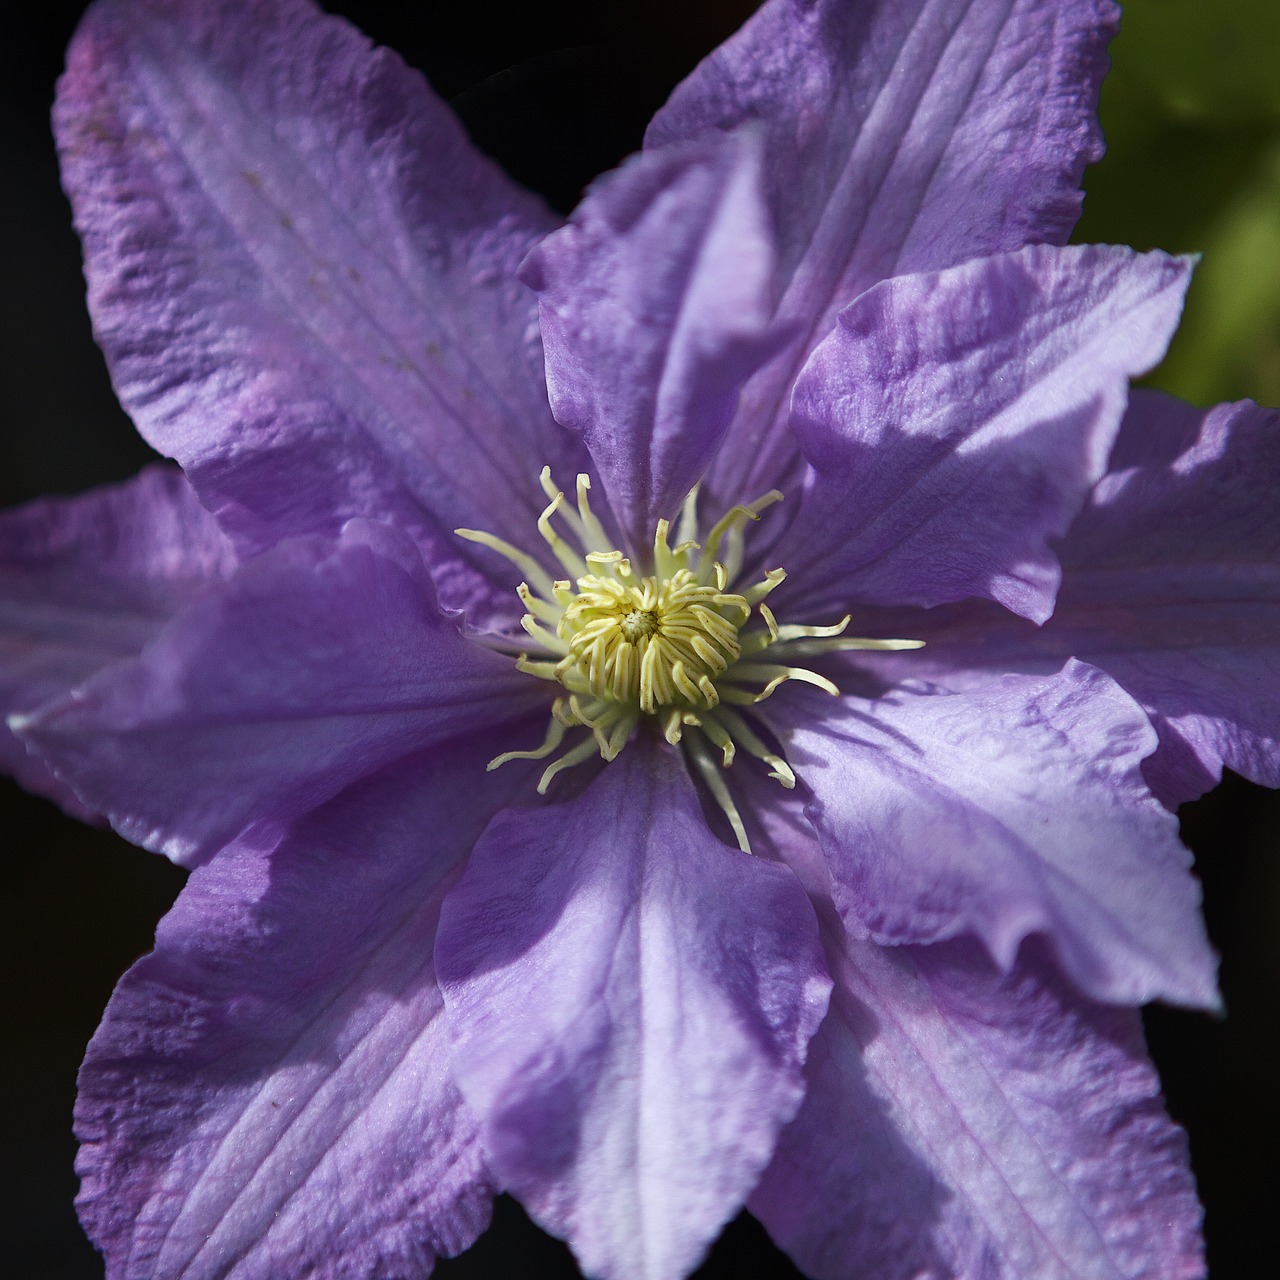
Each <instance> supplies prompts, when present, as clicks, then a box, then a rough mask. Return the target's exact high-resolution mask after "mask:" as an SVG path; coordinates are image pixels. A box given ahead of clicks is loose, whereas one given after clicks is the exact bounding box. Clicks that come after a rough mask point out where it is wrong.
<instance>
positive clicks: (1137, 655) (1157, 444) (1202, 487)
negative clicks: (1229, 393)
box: [859, 390, 1280, 808]
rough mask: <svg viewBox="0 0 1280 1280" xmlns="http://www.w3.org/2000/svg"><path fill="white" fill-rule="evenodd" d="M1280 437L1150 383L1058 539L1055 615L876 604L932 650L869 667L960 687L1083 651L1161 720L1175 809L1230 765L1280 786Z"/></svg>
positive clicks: (1153, 777)
mask: <svg viewBox="0 0 1280 1280" xmlns="http://www.w3.org/2000/svg"><path fill="white" fill-rule="evenodd" d="M1278 443H1280V420H1278V417H1277V414H1276V412H1275V411H1274V410H1267V409H1260V408H1258V407H1257V406H1256V405H1254V404H1251V403H1249V402H1247V401H1244V402H1241V403H1239V404H1233V405H1219V406H1217V407H1216V408H1214V409H1209V410H1204V409H1194V408H1192V407H1191V406H1190V405H1185V404H1182V403H1181V402H1179V401H1177V400H1174V399H1173V398H1171V397H1169V396H1166V395H1163V394H1161V393H1159V392H1154V391H1141V390H1139V391H1135V392H1134V393H1133V400H1132V403H1131V404H1130V406H1129V410H1128V413H1127V414H1126V415H1125V420H1124V425H1123V427H1122V428H1121V432H1120V437H1119V439H1118V441H1117V443H1116V447H1115V450H1114V451H1113V453H1112V457H1111V464H1110V472H1109V474H1108V475H1107V476H1106V477H1104V478H1103V480H1102V481H1101V482H1100V483H1099V484H1098V486H1097V487H1096V489H1095V490H1094V492H1093V494H1092V496H1091V498H1090V502H1089V505H1088V506H1087V507H1086V508H1085V510H1084V511H1083V512H1082V513H1081V515H1080V517H1079V518H1078V519H1077V521H1076V522H1075V524H1073V525H1072V527H1071V529H1070V531H1069V532H1068V534H1067V536H1066V537H1065V538H1064V539H1063V541H1062V542H1061V543H1060V544H1059V546H1058V552H1059V555H1060V556H1061V558H1062V561H1063V580H1062V587H1061V589H1060V591H1059V593H1058V604H1057V609H1056V611H1055V613H1054V616H1053V617H1052V618H1051V619H1050V620H1049V621H1048V623H1047V624H1046V625H1045V626H1044V627H1041V628H1037V627H1032V626H1029V625H1028V624H1026V623H1025V622H1023V621H1022V620H1021V619H1018V618H1015V617H1013V616H1011V615H1010V614H1008V613H1006V612H1005V611H1004V610H1001V609H997V608H995V607H993V606H991V605H987V604H985V603H984V602H979V601H970V602H968V603H965V604H962V605H958V606H952V607H948V608H943V609H935V610H931V611H929V612H928V613H925V612H922V611H919V610H901V611H892V612H890V611H884V612H879V611H877V612H875V613H874V614H873V613H871V612H870V611H866V610H863V611H861V612H860V615H859V625H862V626H867V627H869V628H870V629H871V630H873V631H874V632H875V633H876V634H886V635H888V634H902V635H910V636H913V637H916V638H919V639H922V640H924V641H925V642H926V647H925V648H924V649H923V650H921V651H919V652H916V653H906V654H900V655H876V656H875V657H872V658H867V657H865V656H864V657H861V658H860V659H859V663H860V665H862V666H863V667H868V666H870V667H873V668H874V669H875V672H876V674H877V675H878V676H880V677H882V678H884V679H885V680H886V681H887V682H888V683H895V682H897V681H900V680H904V679H911V678H921V679H927V680H930V681H934V682H936V683H938V684H941V685H943V686H945V687H947V688H953V689H955V688H963V687H967V686H968V685H969V684H972V683H974V682H982V681H985V680H988V679H990V672H991V671H993V670H1002V669H1003V670H1022V671H1033V670H1039V671H1043V672H1049V671H1052V670H1055V669H1056V668H1057V667H1058V666H1060V665H1061V663H1062V662H1063V661H1064V660H1065V659H1066V658H1067V657H1069V656H1071V655H1073V654H1075V655H1079V656H1081V657H1083V658H1086V659H1087V660H1088V661H1089V662H1090V663H1092V664H1093V665H1094V666H1097V667H1101V668H1102V669H1103V670H1105V671H1106V672H1108V674H1110V675H1111V676H1112V677H1113V678H1114V679H1115V680H1116V681H1117V682H1118V683H1119V684H1120V685H1121V686H1122V687H1123V688H1124V689H1126V690H1127V691H1128V692H1129V693H1130V694H1131V695H1132V696H1133V697H1134V698H1135V699H1137V701H1138V702H1140V703H1141V704H1142V706H1143V707H1144V708H1145V710H1146V711H1147V714H1148V716H1149V717H1150V719H1151V720H1152V722H1153V723H1154V724H1155V726H1156V729H1157V731H1158V732H1159V735H1160V745H1159V749H1158V750H1157V751H1156V752H1155V754H1154V755H1152V756H1150V757H1148V758H1147V759H1146V760H1145V761H1144V762H1143V766H1142V768H1143V774H1144V775H1145V777H1146V779H1147V781H1148V783H1149V784H1150V785H1151V787H1152V789H1153V790H1154V791H1155V793H1156V794H1157V795H1158V796H1159V797H1160V799H1161V800H1163V801H1164V802H1165V803H1166V804H1167V805H1168V806H1169V807H1171V808H1172V807H1175V806H1176V805H1178V804H1179V803H1181V802H1182V801H1183V800H1187V799H1190V798H1192V797H1194V796H1197V795H1199V794H1200V793H1201V792H1203V791H1205V790H1207V789H1208V788H1209V787H1211V786H1212V785H1213V784H1214V783H1215V782H1216V781H1217V779H1218V777H1219V775H1220V773H1221V769H1222V766H1223V765H1224V764H1226V765H1227V766H1229V767H1230V768H1232V769H1235V770H1236V771H1238V772H1240V773H1243V774H1244V775H1245V776H1247V777H1249V778H1252V779H1253V780H1254V781H1257V782H1261V783H1264V784H1268V785H1273V786H1274V785H1278V784H1280V744H1278V743H1277V726H1278V725H1280V516H1278V515H1277V506H1276V502H1275V494H1276V493H1277V491H1280V470H1278V469H1277V468H1278V465H1280V448H1277V444H1278Z"/></svg>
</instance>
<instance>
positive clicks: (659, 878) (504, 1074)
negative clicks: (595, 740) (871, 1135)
mask: <svg viewBox="0 0 1280 1280" xmlns="http://www.w3.org/2000/svg"><path fill="white" fill-rule="evenodd" d="M436 967H437V970H438V972H439V975H440V984H441V987H442V989H443V991H444V993H445V1001H446V1005H447V1008H448V1011H449V1017H450V1020H451V1028H452V1033H453V1035H454V1036H455V1037H456V1041H455V1043H456V1045H457V1053H456V1059H455V1063H456V1065H455V1069H456V1072H457V1077H458V1081H459V1084H460V1086H461V1088H462V1090H463V1093H464V1095H465V1096H466V1098H467V1101H468V1102H469V1103H470V1105H471V1107H472V1109H473V1110H474V1111H475V1112H476V1114H477V1115H478V1116H479V1117H480V1120H481V1123H482V1126H483V1134H484V1141H485V1146H486V1148H487V1149H488V1151H489V1152H490V1154H491V1158H492V1160H493V1166H494V1168H495V1170H496V1171H497V1173H498V1174H499V1176H500V1177H501V1178H502V1179H503V1181H504V1183H505V1184H506V1185H507V1186H509V1187H510V1188H511V1190H512V1191H513V1192H514V1193H515V1194H516V1195H517V1196H519V1198H520V1200H521V1202H522V1203H523V1204H524V1205H525V1206H526V1207H527V1208H528V1209H529V1211H530V1212H531V1213H532V1214H533V1215H534V1216H535V1217H536V1218H537V1219H538V1220H539V1221H540V1222H541V1223H542V1224H543V1225H544V1226H546V1227H547V1228H548V1229H549V1230H551V1231H553V1232H555V1233H556V1234H559V1235H563V1236H565V1237H567V1238H568V1240H569V1242H570V1243H571V1244H572V1246H573V1248H574V1251H575V1252H576V1254H577V1256H578V1259H579V1262H580V1263H581V1265H582V1268H583V1270H584V1271H586V1272H587V1273H588V1274H590V1275H595V1276H601V1277H607V1278H610V1280H623V1278H631V1277H634V1278H637V1280H639V1278H641V1277H644V1278H646V1280H658V1278H659V1277H664V1278H665V1277H670V1276H675V1275H684V1274H686V1273H687V1272H688V1271H689V1270H690V1269H691V1268H692V1267H693V1266H694V1265H695V1263H696V1262H697V1260H698V1258H699V1257H700V1256H701V1254H702V1252H703V1250H704V1249H705V1248H706V1247H707V1245H708V1244H709V1243H710V1241H711V1239H712V1238H713V1237H714V1235H715V1233H716V1231H717V1230H718V1228H719V1227H720V1226H721V1224H722V1223H723V1222H724V1221H725V1220H726V1219H727V1218H728V1217H730V1216H731V1215H732V1214H733V1213H734V1211H735V1210H736V1209H737V1208H738V1206H739V1205H740V1204H741V1202H742V1200H743V1199H744V1198H745V1196H746V1194H747V1192H748V1191H749V1190H750V1189H751V1187H752V1185H753V1184H754V1182H755V1180H756V1178H757V1177H758V1176H759V1174H760V1171H761V1169H762V1168H763V1167H764V1165H765V1164H766V1163H767V1162H768V1160H769V1156H770V1154H771V1152H772V1150H773V1145H774V1140H775V1137H776V1135H777V1132H778V1130H779V1128H780V1127H781V1126H782V1125H783V1124H785V1123H786V1122H787V1121H788V1120H789V1119H790V1118H791V1116H792V1115H794V1114H795V1110H796V1107H797V1106H798V1105H799V1101H800V1076H801V1070H800V1068H801V1064H802V1063H803V1060H804V1055H805V1047H806V1045H807V1043H808V1040H809V1037H810V1036H811V1035H812V1034H813V1031H814V1029H815V1028H816V1027H817V1025H818V1022H819V1021H820V1020H821V1017H822V1014H823V1011H824V1009H825V1007H826V1000H827V993H828V990H829V983H828V981H827V977H826V973H825V970H824V968H823V965H822V959H821V954H820V949H819V945H818V939H817V923H816V921H815V919H814V915H813V909H812V908H811V907H810V905H809V902H808V900H807V898H806V897H805V894H804V891H803V890H802V889H801V887H800V885H799V882H798V881H796V880H795V878H794V877H793V876H792V875H791V874H790V873H789V872H787V871H785V870H784V869H783V868H781V867H779V866H776V865H773V864H770V863H766V862H763V861H761V860H757V859H751V858H747V857H745V856H744V855H743V854H741V853H739V852H738V851H737V850H734V849H730V848H728V847H727V846H725V845H722V844H720V843H719V842H718V841H717V840H716V839H715V838H714V837H713V836H712V835H711V833H710V832H709V831H708V829H707V826H706V822H705V820H704V819H703V817H702V814H701V812H700V811H699V808H698V801H697V798H696V796H695V795H694V792H693V788H692V786H691V785H690V783H689V781H688V778H687V776H686V775H685V773H684V770H683V766H682V765H681V764H680V763H679V760H678V757H675V756H674V755H673V754H672V753H670V752H669V751H668V750H667V749H666V748H665V747H663V746H659V745H654V744H652V743H649V742H647V741H639V742H635V743H633V744H632V745H631V746H629V747H628V748H627V750H626V751H625V752H624V753H623V754H622V756H621V757H620V758H619V759H618V760H617V761H615V762H614V763H612V764H610V765H608V766H607V767H606V768H605V769H603V770H602V772H601V773H600V775H599V777H598V778H597V779H596V780H595V781H594V782H593V783H592V784H591V786H590V787H589V789H588V790H587V791H586V793H585V794H584V795H582V796H581V797H580V798H579V799H577V800H575V801H572V802H571V803H568V804H564V805H559V806H556V807H555V808H552V809H546V810H542V811H541V812H539V813H537V814H532V813H527V812H521V811H509V812H507V813H504V814H502V815H500V816H499V817H498V818H497V819H496V820H495V821H494V822H493V823H492V824H491V826H490V827H489V829H488V831H486V833H485V835H484V836H483V837H482V839H481V840H480V842H479V844H478V845H477V846H476V850H475V852H474V854H473V855H472V857H471V859H470V860H469V862H468V865H467V869H466V871H465V873H464V874H463V876H462V878H461V879H460V880H459V882H458V884H457V885H456V886H455V887H454V888H453V889H452V890H451V891H450V893H449V896H448V898H447V899H446V901H445V905H444V908H443V911H442V913H441V921H440V933H439V939H438V942H437V947H436Z"/></svg>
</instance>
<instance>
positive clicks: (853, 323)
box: [775, 245, 1190, 621]
mask: <svg viewBox="0 0 1280 1280" xmlns="http://www.w3.org/2000/svg"><path fill="white" fill-rule="evenodd" d="M1189 275H1190V264H1189V262H1188V261H1187V260H1185V259H1178V258H1170V257H1167V256H1166V255H1164V254H1161V253H1150V254H1138V253H1135V252H1134V251H1133V250H1131V249H1115V248H1107V247H1099V246H1093V245H1085V246H1078V247H1074V248H1068V249H1057V248H1051V247H1033V248H1030V249H1024V250H1022V251H1021V252H1019V253H1016V254H1008V255H1004V256H1001V257H996V258H988V259H984V260H982V261H978V262H971V263H967V264H966V265H964V266H962V267H956V268H953V269H951V270H949V271H944V272H941V273H939V274H937V275H922V276H909V277H903V278H900V279H897V280H891V281H889V282H887V283H886V284H883V285H880V286H878V287H877V288H875V289H873V290H872V291H871V292H869V293H867V294H864V295H863V296H862V297H861V298H860V299H859V300H858V301H857V302H855V303H854V304H853V305H852V306H850V307H848V308H847V309H846V310H845V311H844V312H842V313H841V316H840V326H839V328H838V329H837V330H836V331H835V332H834V333H832V334H831V336H830V337H829V338H828V339H827V340H826V341H825V342H824V343H823V344H822V345H821V347H819V348H818V350H817V351H816V352H815V353H814V355H813V358H812V359H811V360H810V362H809V364H808V366H807V367H806V369H805V371H804V373H803V374H802V375H801V378H800V381H799V383H798V384H797V386H796V392H795V399H794V402H793V409H794V423H795V429H796V433H797V436H798V437H799V440H800V444H801V447H802V448H803V449H804V452H805V456H806V457H807V458H808V460H809V462H810V463H811V464H812V465H813V467H814V470H815V472H816V476H815V478H814V482H813V485H812V487H811V488H810V489H809V490H807V491H806V493H805V495H804V499H803V505H802V507H801V509H800V512H799V514H798V516H797V517H796V519H795V521H794V522H793V524H792V525H791V528H790V529H789V531H788V533H787V535H786V537H785V538H784V540H783V542H782V543H781V544H780V545H779V547H778V548H777V550H776V552H775V556H776V558H777V560H778V562H779V563H781V564H782V565H784V566H785V567H786V569H787V571H788V573H789V574H790V575H791V580H792V586H791V590H792V592H793V593H794V599H795V604H794V606H793V607H795V608H801V609H804V610H807V611H809V612H812V611H814V610H830V611H832V612H843V611H844V609H845V608H847V607H848V606H849V604H851V603H853V602H855V601H856V602H858V603H864V604H919V605H935V604H940V603H943V602H944V601H948V600H958V599H961V598H963V597H965V596H970V595H977V596H987V597H989V598H991V599H994V600H997V601H999V602H1000V603H1001V604H1004V605H1005V606H1006V607H1008V608H1010V609H1012V610H1014V611H1015V612H1017V613H1021V614H1023V615H1025V616H1027V617H1030V618H1034V619H1036V620H1037V621H1043V620H1044V619H1045V618H1046V617H1048V616H1049V614H1050V613H1051V612H1052V610H1053V601H1054V593H1055V592H1056V590H1057V586H1058V581H1059V578H1060V573H1061V571H1060V568H1059V565H1058V560H1057V557H1056V555H1055V554H1054V552H1053V550H1052V548H1051V546H1050V545H1049V541H1050V539H1052V538H1054V537H1056V536H1059V535H1061V534H1063V533H1065V532H1066V529H1067V527H1068V525H1069V524H1070V523H1071V521H1072V519H1073V518H1074V517H1075V515H1076V514H1077V513H1078V512H1079V510H1080V508H1081V507H1082V506H1083V504H1084V502H1085V499H1086V498H1087V496H1088V493H1089V489H1090V488H1091V487H1092V485H1093V484H1094V483H1095V482H1096V481H1097V480H1098V479H1099V478H1100V477H1101V475H1102V474H1103V472H1104V470H1105V468H1106V463H1107V456H1108V454H1109V453H1110V450H1111V445H1112V442H1113V441H1114V439H1115V435H1116V432H1117V430H1118V429H1119V426H1120V420H1121V417H1122V416H1123V414H1124V408H1125V403H1126V398H1127V392H1128V378H1129V377H1131V376H1135V375H1137V374H1140V373H1144V372H1146V370H1148V369H1150V368H1151V366H1152V365H1154V364H1155V363H1156V362H1157V361H1158V360H1159V359H1160V357H1161V356H1162V355H1163V354H1164V350H1165V346H1166V345H1167V343H1168V341H1169V337H1170V335H1171V334H1172V333H1173V330H1174V327H1175V326H1176V325H1177V322H1178V316H1179V314H1180V312H1181V309H1182V295H1183V293H1184V291H1185V290H1186V287H1187V282H1188V279H1189Z"/></svg>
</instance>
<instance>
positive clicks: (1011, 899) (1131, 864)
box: [787, 663, 1216, 1005]
mask: <svg viewBox="0 0 1280 1280" xmlns="http://www.w3.org/2000/svg"><path fill="white" fill-rule="evenodd" d="M812 709H813V712H814V714H813V715H812V716H810V717H808V718H806V720H804V721H801V722H799V723H798V725H797V727H796V728H795V729H794V731H793V733H792V735H791V738H790V745H789V747H788V753H787V755H788V759H789V760H790V762H791V764H792V766H793V767H794V768H795V770H796V772H797V774H798V775H799V776H800V777H801V778H802V779H803V781H804V782H805V783H806V784H807V785H808V787H809V788H810V789H811V791H812V793H813V804H812V806H811V808H810V811H809V812H810V817H811V820H812V821H813V823H814V826H815V827H816V829H817V831H818V834H819V838H820V839H821V841H822V846H823V849H824V852H825V853H826V856H827V861H828V863H829V864H830V867H831V874H832V876H833V878H834V881H835V887H834V894H835V901H836V905H837V906H838V907H839V908H840V911H841V913H842V914H843V915H844V916H845V918H846V920H847V921H848V923H849V926H850V928H851V929H852V930H853V931H854V932H859V933H860V932H864V931H865V932H866V933H868V934H869V935H870V936H871V937H872V938H874V939H875V940H876V941H879V942H884V943H904V942H915V943H923V942H935V941H938V940H941V939H946V938H951V937H955V936H957V935H961V934H965V933H970V934H973V935H976V936H977V937H978V938H980V939H981V940H982V941H983V942H984V943H985V945H986V946H987V948H988V949H989V951H990V952H991V954H992V955H993V956H994V958H995V959H996V961H997V962H998V963H999V964H1000V965H1001V967H1003V968H1005V969H1008V968H1009V967H1011V966H1012V965H1013V963H1014V960H1015V959H1016V957H1017V953H1018V949H1019V947H1020V946H1021V944H1022V942H1023V940H1024V939H1025V938H1026V937H1027V936H1028V935H1029V934H1037V933H1043V934H1045V935H1046V936H1047V937H1048V939H1049V940H1050V943H1051V946H1052V948H1053V950H1054V951H1055V953H1056V954H1057V956H1058V958H1059V960H1060V962H1061V963H1062V965H1063V967H1064V968H1065V969H1066V971H1067V973H1068V974H1069V975H1070V976H1071V978H1072V979H1073V980H1074V981H1075V982H1076V983H1077V985H1078V986H1079V987H1080V988H1081V989H1082V990H1083V991H1085V992H1087V993H1088V994H1090V995H1091V996H1093V997H1094V998H1096V999H1100V1000H1114V1001H1119V1002H1124V1003H1132V1004H1137V1003H1141V1002H1143V1001H1146V1000H1152V999H1156V998H1164V999H1168V1000H1174V1001H1179V1002H1182V1003H1187V1004H1203V1005H1212V1004H1214V1003H1215V1001H1216V993H1215V984H1214V972H1215V967H1216V966H1215V961H1214V957H1213V954H1212V952H1211V951H1210V949H1209V946H1208V942H1207V941H1206V939H1205V934H1204V927H1203V925H1202V923H1201V921H1200V916H1199V903H1200V892H1199V886H1198V885H1197V883H1196V882H1195V880H1194V879H1193V878H1192V877H1191V875H1190V872H1189V870H1188V868H1189V864H1190V861H1191V855H1190V854H1189V853H1188V852H1187V851H1186V850H1185V849H1184V848H1183V847H1182V845H1181V844H1180V843H1179V842H1178V837H1177V823H1176V822H1175V820H1174V818H1173V816H1172V815H1171V814H1169V813H1167V812H1166V811H1165V810H1164V809H1163V808H1162V807H1161V806H1160V804H1159V803H1158V802H1157V801H1156V800H1155V799H1154V797H1152V796H1151V794H1150V793H1149V792H1148V791H1147V789H1146V786H1145V784H1144V782H1143V778H1142V773H1141V768H1140V764H1141V761H1142V758H1143V757H1144V756H1145V755H1147V754H1148V753H1149V752H1150V751H1151V750H1152V749H1153V748H1154V746H1155V734H1154V731H1153V730H1152V729H1151V727H1150V725H1149V724H1148V723H1147V720H1146V717H1145V716H1144V715H1143V714H1142V711H1141V709H1140V708H1139V707H1138V706H1137V705H1136V704H1135V703H1134V702H1133V701H1132V699H1130V698H1129V697H1128V696H1127V695H1126V694H1124V693H1123V692H1122V691H1121V690H1120V689H1119V688H1117V687H1116V686H1115V684H1114V683H1113V682H1112V681H1111V680H1110V679H1109V678H1108V677H1107V676H1105V675H1103V674H1102V673H1101V672H1099V671H1097V670H1095V669H1094V668H1092V667H1087V666H1085V665H1083V664H1079V663H1072V664H1069V665H1068V666H1067V667H1066V668H1064V670H1063V671H1062V673H1061V674H1060V675H1058V676H1054V677H1049V678H1041V677H1034V676H1006V677H1004V678H1002V679H997V680H994V681H992V682H990V683H988V684H986V685H983V686H980V687H977V688H973V689H970V690H968V691H966V692H964V693H952V694H943V693H908V692H899V693H895V694H890V695H887V696H885V697H883V698H880V699H876V700H874V701H863V700H861V699H856V698H850V697H846V698H844V699H842V700H841V701H840V702H839V703H838V704H836V707H835V709H834V710H830V711H829V712H828V713H827V714H825V715H823V714H822V709H821V708H820V707H818V706H817V705H816V704H815V705H814V706H813V708H812Z"/></svg>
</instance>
